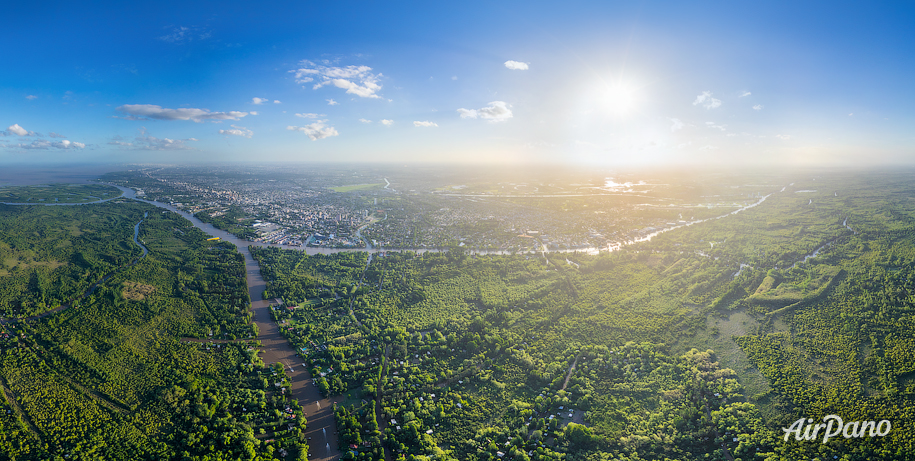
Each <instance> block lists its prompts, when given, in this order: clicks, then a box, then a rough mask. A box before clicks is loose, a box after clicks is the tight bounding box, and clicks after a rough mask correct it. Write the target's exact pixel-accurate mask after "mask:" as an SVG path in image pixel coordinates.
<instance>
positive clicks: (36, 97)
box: [25, 94, 38, 101]
mask: <svg viewBox="0 0 915 461" xmlns="http://www.w3.org/2000/svg"><path fill="white" fill-rule="evenodd" d="M25 99H28V100H29V101H31V100H33V99H38V96H35V95H34V94H30V95H28V96H26V97H25Z"/></svg>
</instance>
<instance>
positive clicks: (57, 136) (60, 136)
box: [48, 131, 66, 138]
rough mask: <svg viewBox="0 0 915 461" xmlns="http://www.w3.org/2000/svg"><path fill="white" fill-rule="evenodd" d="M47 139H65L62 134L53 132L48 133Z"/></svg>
mask: <svg viewBox="0 0 915 461" xmlns="http://www.w3.org/2000/svg"><path fill="white" fill-rule="evenodd" d="M48 137H49V138H66V136H64V135H62V134H58V133H55V132H53V131H52V132H50V133H48Z"/></svg>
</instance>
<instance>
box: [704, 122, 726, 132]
mask: <svg viewBox="0 0 915 461" xmlns="http://www.w3.org/2000/svg"><path fill="white" fill-rule="evenodd" d="M705 126H707V127H709V128H717V129H719V130H721V131H727V128H725V126H727V125H716V124H715V122H705Z"/></svg>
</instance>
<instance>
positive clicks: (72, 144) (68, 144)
mask: <svg viewBox="0 0 915 461" xmlns="http://www.w3.org/2000/svg"><path fill="white" fill-rule="evenodd" d="M51 145H52V146H54V147H56V148H58V149H82V148H84V147H86V145H85V144H83V143H81V142H76V141H70V140H68V139H64V140H63V141H60V142H52V143H51Z"/></svg>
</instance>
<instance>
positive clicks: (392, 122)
mask: <svg viewBox="0 0 915 461" xmlns="http://www.w3.org/2000/svg"><path fill="white" fill-rule="evenodd" d="M381 124H382V125H384V126H391V125H393V124H394V120H388V119H386V118H383V119H381Z"/></svg>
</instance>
